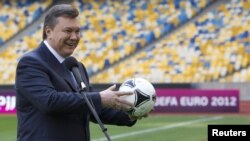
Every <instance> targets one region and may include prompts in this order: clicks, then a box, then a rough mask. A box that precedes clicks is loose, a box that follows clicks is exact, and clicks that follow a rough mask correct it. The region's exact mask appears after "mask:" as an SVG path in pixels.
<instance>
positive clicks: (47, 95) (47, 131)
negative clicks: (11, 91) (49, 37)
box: [15, 42, 135, 141]
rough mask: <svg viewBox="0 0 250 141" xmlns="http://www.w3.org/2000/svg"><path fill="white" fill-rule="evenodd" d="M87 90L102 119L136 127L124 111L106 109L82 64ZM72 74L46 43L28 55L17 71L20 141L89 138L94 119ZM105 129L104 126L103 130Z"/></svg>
mask: <svg viewBox="0 0 250 141" xmlns="http://www.w3.org/2000/svg"><path fill="white" fill-rule="evenodd" d="M79 69H80V72H81V74H82V79H83V80H84V82H85V84H86V86H87V89H86V90H85V91H84V94H86V95H87V97H88V98H89V99H92V101H93V104H94V107H95V108H96V110H97V112H98V114H99V116H100V119H101V120H102V122H103V123H105V124H114V125H127V126H132V125H133V124H134V123H135V122H131V121H130V120H129V118H128V116H127V115H126V114H125V113H124V112H121V111H116V110H113V109H108V108H103V107H102V106H101V99H100V95H99V93H98V92H92V91H91V88H90V85H89V80H88V76H87V72H86V70H85V68H84V66H83V65H82V64H81V63H79ZM72 80H73V79H72V76H71V74H70V72H69V71H68V70H67V69H66V67H65V66H64V65H63V64H61V63H60V62H59V61H58V60H57V59H56V58H55V57H54V55H53V54H52V53H51V52H50V51H49V50H48V48H47V47H46V46H45V44H44V43H43V42H42V43H41V44H40V46H39V47H38V48H37V49H35V50H33V51H31V52H29V53H27V54H25V55H24V56H23V57H22V58H21V59H20V61H19V63H18V66H17V70H16V83H15V87H16V92H17V99H16V102H17V103H16V106H17V118H18V129H17V141H88V140H90V137H89V121H90V120H91V121H93V122H96V121H95V119H94V118H93V116H92V114H91V112H90V110H89V108H88V106H87V104H86V102H85V100H84V98H83V96H82V94H80V93H79V92H77V88H76V86H74V85H73V84H74V83H73V81H72ZM100 130H101V129H100Z"/></svg>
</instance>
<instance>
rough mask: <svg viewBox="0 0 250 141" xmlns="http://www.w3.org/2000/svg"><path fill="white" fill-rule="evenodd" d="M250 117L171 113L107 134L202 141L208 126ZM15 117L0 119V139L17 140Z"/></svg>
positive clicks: (141, 140) (98, 135)
mask: <svg viewBox="0 0 250 141" xmlns="http://www.w3.org/2000/svg"><path fill="white" fill-rule="evenodd" d="M249 123H250V118H249V115H240V114H235V115H231V114H225V115H218V114H209V115H203V114H202V115H194V114H190V115H189V114H183V115H181V114H176V115H175V114H170V115H167V114H166V115H150V116H149V117H148V118H145V119H142V120H139V121H138V122H137V124H136V125H135V126H133V127H122V126H110V125H106V126H105V127H107V128H108V134H109V135H110V136H111V138H112V140H115V141H131V140H136V141H152V140H154V141H166V140H169V141H201V140H206V139H207V125H208V124H249ZM16 125H17V122H16V116H0V140H1V141H15V140H16ZM102 140H103V141H106V138H105V136H104V134H103V133H102V132H101V130H100V127H99V125H97V124H91V141H102Z"/></svg>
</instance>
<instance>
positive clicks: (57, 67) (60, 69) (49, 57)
mask: <svg viewBox="0 0 250 141" xmlns="http://www.w3.org/2000/svg"><path fill="white" fill-rule="evenodd" d="M39 50H40V51H41V52H42V55H43V56H44V59H45V61H46V62H47V64H48V65H49V66H50V67H51V68H52V69H53V70H54V71H55V72H57V74H59V75H60V76H61V77H63V78H64V80H65V81H66V82H67V83H68V84H69V85H70V87H71V88H72V89H73V90H74V91H77V87H76V86H75V85H74V84H75V83H74V82H73V81H74V80H73V78H72V75H71V74H70V71H69V70H68V69H67V68H66V67H65V66H64V65H63V64H61V63H60V62H59V61H58V60H57V59H56V57H55V56H54V55H53V54H52V53H51V52H50V51H49V49H48V48H47V47H46V45H45V44H44V43H43V42H42V43H41V45H40V47H39Z"/></svg>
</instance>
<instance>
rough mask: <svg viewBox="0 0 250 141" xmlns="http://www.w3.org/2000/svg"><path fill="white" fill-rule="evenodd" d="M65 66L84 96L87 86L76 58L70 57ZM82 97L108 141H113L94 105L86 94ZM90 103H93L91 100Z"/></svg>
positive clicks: (65, 61)
mask: <svg viewBox="0 0 250 141" xmlns="http://www.w3.org/2000/svg"><path fill="white" fill-rule="evenodd" d="M64 64H65V66H66V67H67V69H69V70H70V71H71V72H72V73H73V75H74V77H75V79H76V81H77V83H78V85H79V86H81V90H80V93H81V94H82V92H83V91H82V90H83V89H84V88H85V87H86V86H85V84H84V82H83V80H82V77H81V73H80V71H79V69H78V61H77V60H76V58H74V57H72V56H70V57H68V58H66V59H65V60H64ZM82 95H83V98H84V99H85V101H86V103H87V105H88V107H89V109H90V111H91V112H92V114H93V116H94V117H95V119H96V121H97V122H98V124H99V126H100V127H101V129H102V132H103V133H104V135H105V136H106V137H107V139H108V141H111V139H110V137H109V135H108V133H107V128H105V127H104V125H103V123H102V121H101V120H100V118H99V116H98V114H97V112H96V110H95V109H94V108H93V106H94V105H91V104H90V102H89V99H88V98H87V96H86V94H84V93H83V94H82ZM90 101H91V102H92V100H91V99H90ZM92 104H93V103H92Z"/></svg>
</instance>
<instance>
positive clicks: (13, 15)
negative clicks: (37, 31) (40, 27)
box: [0, 0, 52, 45]
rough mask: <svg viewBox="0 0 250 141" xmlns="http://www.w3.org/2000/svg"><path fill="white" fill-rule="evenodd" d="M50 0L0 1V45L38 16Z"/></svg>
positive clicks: (50, 2)
mask: <svg viewBox="0 0 250 141" xmlns="http://www.w3.org/2000/svg"><path fill="white" fill-rule="evenodd" d="M51 4H52V0H47V1H46V0H38V1H33V0H22V1H20V0H11V1H10V0H3V1H1V2H0V27H1V30H0V45H1V44H3V43H4V42H5V41H7V40H8V39H10V38H11V37H12V36H14V35H15V34H17V33H18V32H19V31H20V30H22V29H24V28H25V27H26V26H28V25H29V24H30V23H31V22H32V21H34V20H36V19H37V18H39V16H40V15H41V13H42V12H43V11H44V10H45V9H46V7H48V6H49V5H51Z"/></svg>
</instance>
